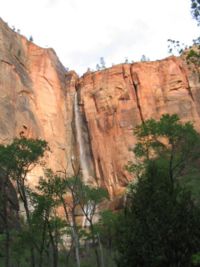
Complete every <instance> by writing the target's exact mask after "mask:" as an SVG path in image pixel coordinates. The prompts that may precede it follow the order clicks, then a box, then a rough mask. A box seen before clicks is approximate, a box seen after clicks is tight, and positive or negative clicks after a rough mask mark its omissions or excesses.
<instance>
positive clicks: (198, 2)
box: [191, 0, 200, 23]
mask: <svg viewBox="0 0 200 267" xmlns="http://www.w3.org/2000/svg"><path fill="white" fill-rule="evenodd" d="M191 11H192V15H193V17H194V18H195V19H196V20H197V21H198V23H199V22H200V0H191Z"/></svg>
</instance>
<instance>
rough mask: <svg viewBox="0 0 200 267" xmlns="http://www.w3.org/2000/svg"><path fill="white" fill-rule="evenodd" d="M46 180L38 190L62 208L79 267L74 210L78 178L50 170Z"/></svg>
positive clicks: (41, 182)
mask: <svg viewBox="0 0 200 267" xmlns="http://www.w3.org/2000/svg"><path fill="white" fill-rule="evenodd" d="M46 178H47V179H41V180H40V186H39V190H40V191H42V192H43V194H50V195H51V196H52V198H54V199H55V200H57V201H58V202H59V204H60V205H61V206H62V207H63V210H64V215H65V220H66V222H67V224H68V226H69V228H70V230H71V237H72V242H73V245H74V247H75V256H76V262H77V267H80V243H79V227H78V225H77V222H76V210H77V208H78V205H79V199H78V196H77V193H76V192H77V191H78V190H77V187H79V183H80V178H79V177H77V176H75V177H68V176H67V175H66V172H62V173H59V175H58V174H54V173H53V172H52V171H51V170H47V171H46Z"/></svg>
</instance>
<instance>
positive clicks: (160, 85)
mask: <svg viewBox="0 0 200 267" xmlns="http://www.w3.org/2000/svg"><path fill="white" fill-rule="evenodd" d="M79 88H80V89H79V90H80V95H81V102H82V104H83V109H84V112H85V116H86V121H87V124H88V131H89V135H90V140H91V147H92V153H93V158H94V165H95V171H96V176H97V178H98V183H99V185H101V186H105V187H106V188H108V189H109V192H110V194H111V195H117V194H119V193H120V192H121V190H122V189H123V188H124V186H126V184H127V182H128V181H129V180H130V179H131V177H130V175H129V174H128V173H127V172H126V171H125V169H124V166H125V165H126V164H127V162H128V161H129V160H134V158H133V153H132V152H130V149H131V148H133V147H134V144H135V142H136V140H135V137H134V136H133V129H134V127H135V126H136V125H137V124H140V123H141V122H142V121H144V120H147V119H149V118H155V119H159V118H160V116H161V115H162V114H164V113H169V114H173V113H176V114H178V115H179V117H180V118H181V120H182V121H191V122H193V123H194V125H195V127H196V129H197V130H198V131H200V118H199V114H200V113H199V107H200V105H199V104H200V103H199V97H200V91H199V81H198V76H197V74H195V73H194V72H192V71H189V70H188V69H187V65H186V64H185V63H184V62H183V61H182V60H181V59H179V58H175V57H169V58H167V59H165V60H161V61H156V62H143V63H134V64H132V65H130V64H125V65H118V66H115V67H112V68H110V69H106V70H103V71H101V72H95V73H91V74H86V75H84V76H83V77H82V78H81V79H80V80H79Z"/></svg>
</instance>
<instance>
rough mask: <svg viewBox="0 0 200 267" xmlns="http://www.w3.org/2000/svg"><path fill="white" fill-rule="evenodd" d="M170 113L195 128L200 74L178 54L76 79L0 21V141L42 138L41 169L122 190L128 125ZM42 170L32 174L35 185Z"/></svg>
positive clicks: (128, 156)
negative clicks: (44, 164) (43, 164)
mask: <svg viewBox="0 0 200 267" xmlns="http://www.w3.org/2000/svg"><path fill="white" fill-rule="evenodd" d="M164 113H170V114H173V113H176V114H178V115H179V117H180V118H181V120H182V121H184V122H185V121H191V122H193V123H194V125H195V127H196V129H197V130H198V131H200V82H199V75H198V72H197V71H196V70H195V69H194V67H193V66H190V67H188V65H187V64H186V63H185V61H184V60H183V59H181V58H176V57H169V58H167V59H164V60H159V61H155V62H140V63H133V64H121V65H116V66H113V67H112V68H108V69H105V70H101V71H96V72H87V73H86V74H84V75H83V76H82V77H81V78H79V77H78V76H77V75H76V73H75V72H73V71H70V72H66V70H65V68H64V66H63V65H62V64H61V63H60V61H59V59H58V58H57V56H56V54H55V52H54V51H53V50H52V49H44V48H40V47H38V46H37V45H35V44H33V43H32V42H29V41H28V40H27V39H26V38H25V37H23V36H21V35H19V34H17V33H15V32H13V31H12V30H11V29H10V28H9V27H8V26H7V25H6V24H5V23H4V22H3V21H1V20H0V142H1V143H8V142H11V140H12V139H13V138H14V137H16V136H20V135H23V136H26V137H33V138H42V139H45V140H46V141H48V143H49V146H50V149H51V152H48V153H47V155H46V162H47V166H48V167H51V168H52V169H53V170H63V169H65V170H66V172H67V173H68V174H69V175H73V174H74V173H75V174H77V173H79V172H82V174H83V177H84V179H85V181H86V182H87V183H90V184H94V185H99V186H102V187H105V188H107V189H108V191H109V193H110V195H111V196H115V195H119V194H121V192H123V190H124V187H125V186H126V185H127V183H128V181H129V180H130V179H132V177H131V176H130V174H129V173H127V171H126V170H125V168H124V166H125V165H126V164H127V162H128V161H129V160H134V156H133V153H132V152H131V151H130V150H131V149H132V148H133V147H134V144H135V142H136V140H135V137H134V136H133V129H134V127H135V126H136V125H138V124H140V123H141V122H142V121H144V120H146V119H149V118H152V117H153V118H155V119H159V117H160V116H161V115H162V114H164ZM40 174H41V170H40V169H37V170H35V172H34V173H32V176H31V177H30V183H32V184H34V183H36V182H37V178H38V175H40Z"/></svg>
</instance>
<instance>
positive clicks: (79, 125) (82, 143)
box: [74, 92, 93, 184]
mask: <svg viewBox="0 0 200 267" xmlns="http://www.w3.org/2000/svg"><path fill="white" fill-rule="evenodd" d="M74 116H75V128H76V140H77V143H78V148H79V157H80V167H81V174H82V178H83V181H84V183H85V184H89V183H90V181H91V178H92V176H93V175H92V159H91V155H90V147H89V138H88V134H87V129H85V128H86V126H85V122H84V120H83V115H82V113H81V111H80V109H79V104H78V94H77V92H76V93H75V96H74Z"/></svg>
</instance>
